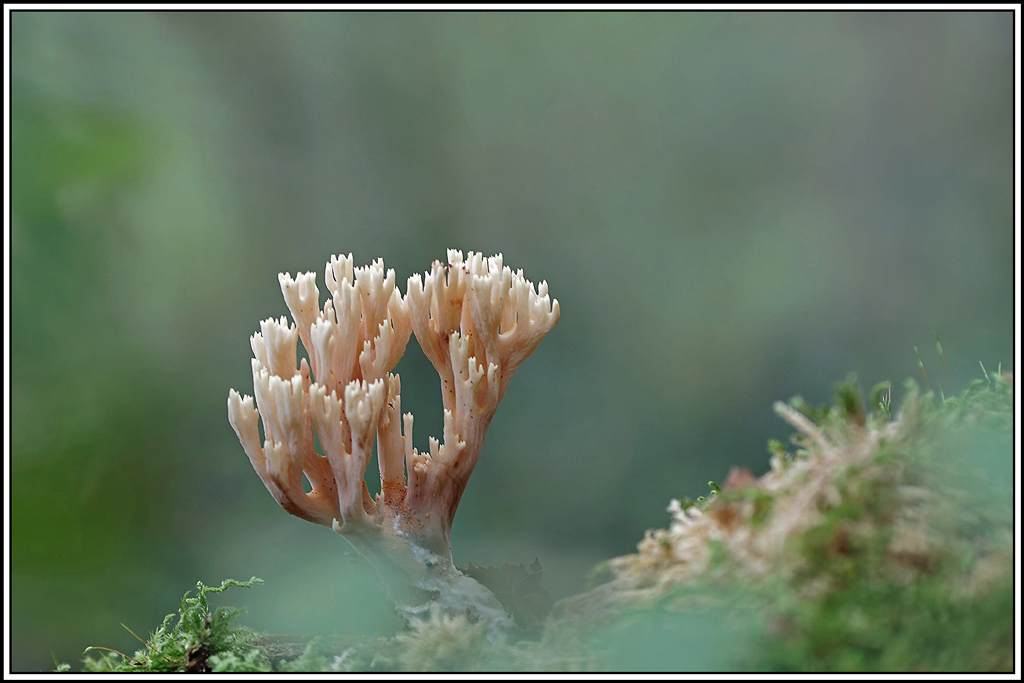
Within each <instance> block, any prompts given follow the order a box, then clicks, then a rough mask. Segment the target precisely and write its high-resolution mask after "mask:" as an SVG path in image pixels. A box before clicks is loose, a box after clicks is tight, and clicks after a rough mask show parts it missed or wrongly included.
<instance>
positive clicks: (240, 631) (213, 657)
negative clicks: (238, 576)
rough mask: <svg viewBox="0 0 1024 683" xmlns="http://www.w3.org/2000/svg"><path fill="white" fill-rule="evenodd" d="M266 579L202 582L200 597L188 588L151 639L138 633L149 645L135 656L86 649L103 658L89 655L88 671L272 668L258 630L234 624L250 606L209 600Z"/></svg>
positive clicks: (96, 647)
mask: <svg viewBox="0 0 1024 683" xmlns="http://www.w3.org/2000/svg"><path fill="white" fill-rule="evenodd" d="M260 583H263V580H262V579H258V578H256V577H255V576H254V577H252V578H251V579H249V580H248V581H235V580H233V579H226V580H225V581H224V582H222V583H221V585H220V586H207V585H205V584H203V582H202V581H200V582H198V583H197V584H196V596H195V597H189V593H191V591H189V593H185V595H184V597H182V599H181V606H180V607H179V608H178V612H177V614H174V613H172V614H168V615H167V616H166V617H165V618H164V621H163V623H162V624H161V625H160V626H159V627H158V628H157V629H156V630H155V631H153V632H152V633H150V635H149V638H147V639H145V640H143V639H142V638H139V637H138V636H135V637H136V638H139V640H140V641H141V642H142V643H143V645H144V646H145V647H144V648H142V649H140V650H138V651H136V652H135V653H134V655H132V656H128V655H125V654H122V653H120V652H117V651H116V650H111V649H109V648H105V647H99V646H93V647H89V648H86V650H85V653H83V654H86V653H92V652H96V653H98V657H92V656H89V657H85V658H84V660H83V663H84V667H85V670H86V671H91V672H193V673H203V672H211V671H236V672H238V671H269V670H270V664H269V662H268V661H267V659H266V657H264V656H263V652H262V650H260V649H259V648H257V647H256V646H254V645H253V644H252V641H254V640H255V639H256V638H257V637H258V634H257V633H255V632H254V631H252V630H251V629H248V628H245V627H241V626H234V625H232V621H234V619H235V618H236V617H237V616H238V615H239V614H241V613H242V612H243V611H244V610H241V609H237V608H235V607H218V608H217V609H216V610H214V611H212V612H211V611H210V606H209V601H208V599H207V595H209V594H211V593H223V592H224V591H225V590H227V589H228V588H231V587H239V588H250V587H252V586H254V585H256V584H260ZM175 619H177V621H175ZM125 628H127V627H125ZM129 632H131V630H130V629H129ZM132 635H135V634H134V633H132ZM58 670H60V669H59V667H58ZM64 670H66V669H64Z"/></svg>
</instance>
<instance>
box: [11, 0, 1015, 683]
mask: <svg viewBox="0 0 1024 683" xmlns="http://www.w3.org/2000/svg"><path fill="white" fill-rule="evenodd" d="M11 41H12V45H11V48H12V62H11V72H12V88H11V94H12V109H11V122H12V123H11V140H12V159H11V162H12V183H11V197H12V204H13V214H12V226H11V247H12V251H11V322H12V325H11V330H10V334H11V378H10V381H11V417H12V421H11V424H12V430H11V435H10V439H11V444H10V446H11V480H10V493H11V510H10V515H11V548H10V550H11V605H12V630H11V633H10V637H11V644H12V667H13V668H14V670H16V671H17V670H21V671H38V670H48V669H52V667H53V663H52V656H53V655H55V656H56V657H57V659H59V660H61V661H70V662H72V663H74V664H75V665H76V666H77V664H78V662H79V657H80V653H81V652H82V650H83V649H84V648H85V647H86V646H89V645H103V646H107V647H113V648H116V649H120V650H123V651H127V652H133V651H134V650H135V649H136V648H138V647H141V645H140V644H139V643H138V642H137V641H135V640H134V638H133V637H132V636H131V635H130V634H128V633H127V632H126V631H125V630H124V629H123V628H122V627H121V625H120V623H121V622H123V623H124V624H125V625H127V626H129V627H130V628H132V630H134V631H136V632H137V633H139V634H140V635H144V634H145V632H146V631H147V630H148V629H152V628H154V627H155V626H156V625H157V624H158V623H159V621H160V619H161V618H162V617H163V616H164V615H165V614H166V613H168V612H171V611H174V609H175V608H176V606H177V603H178V600H179V599H180V596H181V595H182V594H183V593H184V592H185V591H186V590H188V589H189V588H191V587H193V586H194V585H195V582H196V581H197V580H202V581H204V582H205V583H208V584H213V583H218V582H219V581H220V580H221V579H223V578H227V577H231V578H238V579H245V578H248V577H249V576H252V575H256V576H260V577H262V578H263V579H265V580H266V584H265V585H264V586H261V587H258V588H253V589H250V590H249V591H246V592H236V593H234V594H232V593H230V592H229V593H228V594H227V595H225V596H222V597H220V598H217V599H216V600H217V601H218V603H217V604H233V605H239V606H245V607H247V608H248V609H249V612H250V613H249V614H248V615H246V616H244V617H242V622H243V623H246V624H248V625H250V626H253V627H255V628H258V629H261V630H264V631H268V632H271V633H310V632H334V633H339V634H353V635H358V634H367V633H388V632H389V630H390V629H393V628H395V626H396V625H397V623H398V622H397V619H396V617H394V616H393V615H391V614H390V612H389V610H388V605H387V603H386V600H385V599H384V598H383V596H382V595H381V594H380V592H379V591H378V590H377V588H376V586H375V584H374V582H373V579H372V577H371V576H370V575H369V573H368V572H367V570H366V569H365V567H364V566H363V565H362V564H361V562H360V560H359V558H358V557H356V556H355V555H354V554H353V553H352V551H351V548H350V547H349V546H348V544H347V543H346V542H345V541H344V540H343V539H342V538H340V537H338V536H337V535H336V534H334V533H333V532H331V531H330V530H329V529H326V528H322V527H317V526H314V525H312V524H308V523H306V522H303V521H301V520H299V519H297V518H293V517H290V516H289V515H287V514H286V513H284V512H283V511H281V510H280V509H279V508H278V507H277V505H276V504H275V503H274V501H273V500H272V499H271V497H270V496H269V495H268V494H267V492H266V490H265V489H264V488H263V486H262V484H261V483H260V481H259V479H258V478H257V477H256V475H255V474H254V473H253V471H252V469H251V467H250V466H249V463H248V461H247V459H246V458H245V456H244V454H243V452H242V448H241V446H240V445H239V444H238V442H237V440H236V438H235V435H234V433H233V432H232V430H231V428H230V426H229V425H228V422H227V416H226V406H225V401H226V398H227V393H228V389H229V388H230V387H235V388H237V389H239V390H240V391H243V392H248V393H251V391H252V379H251V376H250V370H249V358H250V355H251V353H250V350H249V335H250V334H251V333H252V332H253V331H254V330H255V329H257V327H258V323H259V320H261V319H263V318H266V317H269V316H280V315H283V314H286V313H287V309H286V307H285V305H284V302H283V299H282V297H281V294H280V290H279V286H278V282H277V273H278V272H279V271H288V272H291V273H295V272H296V271H304V270H314V271H316V272H318V273H319V275H318V279H319V280H320V283H321V290H323V289H324V287H323V284H322V283H323V280H322V273H323V266H324V263H325V262H326V261H327V259H328V258H329V257H330V255H331V254H335V253H348V252H352V253H353V254H354V256H355V260H356V263H357V264H363V263H368V262H369V261H370V260H371V259H373V258H376V257H383V258H384V259H385V262H386V264H387V266H388V267H391V268H394V269H395V270H396V272H397V274H398V276H399V282H400V283H401V287H402V290H403V291H404V290H405V279H406V278H407V277H408V276H409V275H410V274H412V273H414V272H422V271H424V270H427V269H429V267H430V263H431V261H432V260H434V259H443V258H444V257H445V250H446V248H448V247H453V248H459V249H462V250H464V251H467V250H476V251H483V252H485V253H487V254H492V253H496V252H502V253H503V254H504V256H505V262H506V263H507V264H509V265H511V266H513V267H521V268H523V269H524V270H525V273H526V275H527V277H529V278H530V279H532V280H534V281H540V280H547V282H548V283H549V286H550V291H551V293H552V294H553V296H555V297H556V298H557V299H558V300H559V302H560V304H561V310H562V317H561V321H560V322H559V324H558V325H557V327H556V328H555V329H554V331H553V332H552V333H551V334H550V335H549V336H548V337H547V338H546V339H545V340H544V342H543V343H542V344H541V346H540V347H539V349H538V350H537V351H536V353H535V354H534V355H533V357H531V358H530V359H529V360H528V361H527V362H526V363H525V364H524V365H523V366H522V367H521V368H520V370H519V371H518V373H517V374H516V377H515V380H514V381H513V382H512V385H511V388H510V389H509V392H508V394H507V395H506V396H505V399H504V401H503V403H502V407H501V409H500V410H499V411H498V414H497V417H496V418H495V420H494V422H493V424H492V426H491V428H490V431H489V434H488V438H487V443H486V445H485V449H484V453H483V456H482V458H481V461H480V464H479V466H478V467H477V470H476V472H475V473H474V476H473V479H472V482H471V483H470V485H469V488H468V490H467V492H466V495H465V497H464V499H463V501H462V504H461V506H460V508H459V513H458V515H457V517H456V520H455V528H454V531H453V547H454V555H455V559H456V563H457V564H458V565H459V566H464V565H465V564H466V563H468V562H474V563H475V564H488V563H490V564H500V563H501V561H502V560H509V561H518V562H529V561H532V560H533V559H534V557H538V558H540V560H541V562H542V564H543V565H544V567H545V583H546V585H547V586H548V588H549V590H550V591H551V592H552V594H554V596H555V597H556V598H557V597H563V596H566V595H569V594H572V593H575V592H577V591H579V590H580V589H581V588H582V586H583V583H584V577H585V576H586V574H587V572H588V570H589V569H590V568H591V567H592V566H593V565H594V564H595V563H596V562H597V561H599V560H601V559H603V558H607V557H610V556H614V555H619V554H624V553H628V552H631V551H632V550H633V548H634V546H635V544H636V542H637V541H639V540H640V539H641V538H642V536H643V533H644V530H645V529H647V528H651V527H663V526H665V525H666V524H667V521H668V515H667V513H666V510H665V508H666V506H667V504H668V502H669V500H670V499H671V498H673V497H682V496H691V497H696V496H698V495H702V494H703V493H705V492H706V491H707V481H708V480H709V479H714V480H717V481H721V480H722V479H723V478H724V477H725V476H726V474H727V472H728V470H729V468H730V467H731V466H733V465H743V466H746V467H749V468H750V469H752V470H753V471H754V472H755V473H760V472H763V471H764V470H766V468H767V460H768V456H767V453H766V450H765V442H766V440H767V439H769V438H781V439H785V438H786V437H787V436H788V434H789V430H788V428H787V427H786V426H785V425H784V424H783V423H782V422H781V421H780V420H778V419H777V418H776V417H774V415H773V413H772V411H771V408H770V406H771V403H772V402H773V401H774V400H776V399H780V398H782V399H784V398H788V397H790V396H792V395H794V394H797V393H800V394H802V395H803V396H804V397H805V398H807V399H808V400H810V401H814V402H822V401H825V400H826V399H828V398H829V396H830V395H831V392H832V388H833V383H834V382H835V381H836V380H839V379H842V378H843V377H844V376H845V375H846V374H847V372H849V371H855V372H857V373H858V375H859V377H860V379H861V382H862V385H863V386H865V388H866V389H867V388H870V386H871V385H873V384H874V383H875V382H878V381H881V380H887V379H889V380H894V382H895V383H896V386H897V387H899V386H901V382H902V380H903V379H904V378H905V377H907V376H917V377H919V375H918V369H917V362H916V359H915V357H914V351H913V347H914V345H917V346H918V348H919V349H920V350H921V356H922V359H923V360H924V362H925V365H926V367H927V368H928V369H929V373H930V376H931V378H932V382H933V383H935V382H936V381H937V379H938V378H940V377H942V374H943V373H942V372H941V363H940V361H939V359H938V356H937V355H936V353H935V349H934V337H933V333H934V332H938V333H939V335H940V336H941V339H942V342H943V347H944V351H945V353H946V356H947V358H948V360H949V365H950V372H951V378H952V383H953V385H954V389H955V390H956V391H960V390H962V389H963V388H964V386H965V385H966V383H967V381H968V380H969V379H972V378H974V377H976V376H978V375H979V374H980V368H978V361H979V360H981V361H983V362H984V363H985V365H986V366H987V367H989V368H995V366H996V365H997V364H998V363H1000V362H1002V367H1003V369H1004V370H1007V369H1011V370H1012V353H1013V342H1014V339H1013V315H1014V299H1013V287H1012V281H1013V250H1014V225H1013V208H1014V207H1013V179H1014V174H1013V171H1014V167H1013V151H1014V138H1013V85H1014V72H1013V41H1014V35H1013V15H1012V14H1011V13H1009V12H1005V13H983V12H979V13H967V12H962V13H936V12H931V13H898V12H887V13H867V12H864V13H859V12H858V13H806V14H805V13H730V12H718V13H660V12H650V13H557V12H556V13H504V12H493V13H400V12H395V13H375V12H364V13H333V14H326V13H324V14H321V13H275V12H263V13H218V12H206V13H190V12H168V13H120V12H106V13H76V12H45V13H44V12H15V13H14V14H13V15H12V21H11ZM397 371H398V372H399V373H400V374H401V375H402V387H403V408H405V409H408V410H411V411H412V412H414V413H415V415H416V442H417V446H418V447H419V448H421V449H423V448H425V447H426V439H427V436H428V435H430V434H440V432H441V407H440V396H439V392H438V380H437V377H436V375H435V374H434V372H433V370H432V369H431V367H430V365H429V363H428V362H427V361H426V359H425V358H424V357H423V355H422V352H420V351H419V348H418V346H417V345H416V343H415V341H412V342H410V345H409V349H408V351H407V353H406V355H405V357H404V358H403V359H402V361H401V363H400V364H399V366H398V368H397ZM897 398H898V397H897ZM374 468H375V466H374V465H371V471H372V470H373V469H374ZM51 652H52V653H53V655H51Z"/></svg>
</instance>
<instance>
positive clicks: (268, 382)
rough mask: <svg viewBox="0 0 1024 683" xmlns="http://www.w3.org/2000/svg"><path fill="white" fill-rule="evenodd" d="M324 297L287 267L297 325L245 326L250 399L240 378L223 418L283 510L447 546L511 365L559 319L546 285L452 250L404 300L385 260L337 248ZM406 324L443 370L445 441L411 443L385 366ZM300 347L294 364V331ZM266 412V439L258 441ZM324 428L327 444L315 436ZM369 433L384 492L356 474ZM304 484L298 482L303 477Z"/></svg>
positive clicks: (351, 529) (398, 348) (344, 528)
mask: <svg viewBox="0 0 1024 683" xmlns="http://www.w3.org/2000/svg"><path fill="white" fill-rule="evenodd" d="M325 280H326V283H327V288H328V290H330V296H329V297H328V298H327V300H326V302H325V303H324V304H323V307H322V308H321V307H320V304H319V290H318V289H317V286H316V277H315V275H314V274H313V273H300V274H299V275H297V276H296V277H295V278H292V277H291V276H290V275H288V274H285V273H282V274H281V275H280V282H281V291H282V292H283V294H284V299H285V302H286V303H287V304H288V308H289V310H290V311H291V314H292V319H293V320H294V323H293V324H290V325H289V324H288V322H287V321H286V320H285V318H283V317H282V318H281V319H280V320H274V319H273V318H269V319H267V320H264V321H263V322H262V323H261V324H260V331H259V332H257V333H255V334H254V335H253V336H252V339H251V342H252V350H253V355H254V356H255V357H254V358H253V360H252V371H253V385H254V389H255V391H254V393H255V396H256V405H255V407H254V406H253V399H252V398H251V397H249V396H245V397H242V396H240V395H239V394H238V392H236V391H235V390H233V389H232V390H231V392H230V393H229V395H228V419H229V421H230V422H231V426H232V427H233V428H234V430H235V433H236V434H238V438H239V440H240V441H241V442H242V446H243V448H244V449H245V453H246V455H248V456H249V460H250V462H251V463H252V466H253V468H254V469H255V470H256V473H257V474H258V475H259V476H260V479H262V480H263V483H264V485H265V486H266V487H267V490H268V491H270V493H271V495H273V496H274V499H275V500H277V502H278V503H279V504H280V505H281V507H282V508H284V509H285V510H286V511H288V512H290V513H291V514H293V515H296V516H298V517H301V518H303V519H306V520H308V521H311V522H315V523H317V524H324V525H326V526H330V527H332V528H334V529H335V531H337V532H339V533H341V534H344V535H346V536H354V535H361V534H367V533H370V534H383V535H385V536H392V537H395V536H397V537H399V538H402V539H404V540H405V541H408V542H409V543H412V544H413V545H416V546H419V547H421V548H426V549H427V550H430V551H432V552H433V553H436V554H438V555H440V556H442V557H443V558H446V559H449V560H450V558H451V549H450V542H449V538H450V532H451V524H452V518H453V517H454V515H455V509H456V507H457V506H458V504H459V500H460V498H461V497H462V492H463V491H464V489H465V487H466V482H467V481H468V479H469V476H470V474H472V472H473V468H474V467H475V466H476V462H477V459H478V458H479V456H480V450H481V448H482V446H483V439H484V434H485V433H486V431H487V427H488V425H489V424H490V422H491V419H492V418H493V417H494V413H495V411H496V409H497V407H498V403H499V402H500V401H501V398H502V396H504V394H505V390H506V389H507V388H508V384H509V381H510V380H511V379H512V375H513V373H515V371H516V368H518V367H519V364H520V363H522V362H523V360H524V359H525V358H526V357H527V356H529V355H530V354H531V353H533V351H534V349H536V348H537V345H538V344H539V343H540V340H541V339H542V338H543V337H544V335H546V334H547V333H548V332H549V331H550V330H551V328H552V327H553V326H554V325H555V323H556V322H557V321H558V315H559V310H558V301H557V300H551V299H550V298H549V296H548V293H547V283H546V282H541V283H540V285H539V286H537V288H536V289H534V286H533V283H531V282H530V281H529V280H527V279H526V278H525V277H524V276H523V271H521V270H519V271H516V272H512V270H511V269H510V268H509V267H508V266H504V265H503V264H502V257H501V255H500V254H498V255H496V256H491V257H489V258H488V257H484V256H483V255H482V254H479V253H476V252H469V253H468V254H467V255H466V257H465V259H464V258H463V255H462V252H461V251H456V250H454V249H452V250H449V251H448V265H447V266H445V265H444V264H442V263H440V262H439V261H435V262H434V264H433V267H432V268H431V270H430V272H428V273H424V274H423V276H420V275H414V276H413V277H410V278H409V280H408V289H407V293H406V296H405V297H404V298H403V297H402V296H401V293H400V292H399V290H398V288H397V287H396V286H395V272H394V270H390V269H388V270H385V269H384V262H383V261H382V260H380V259H378V260H376V261H374V262H373V263H372V264H371V265H369V266H364V267H362V268H353V267H352V255H351V254H349V255H348V256H345V257H337V256H334V257H332V258H331V260H330V262H329V263H328V264H327V269H326V273H325ZM411 333H415V335H416V339H417V341H419V344H420V346H421V347H422V349H423V351H424V353H425V354H426V355H427V358H428V359H430V362H431V363H432V364H433V366H434V368H435V369H436V370H437V373H438V375H439V376H440V378H441V392H442V399H443V404H444V434H443V441H441V442H438V441H437V440H436V439H433V438H431V439H430V441H429V443H430V448H429V453H420V452H419V451H417V450H416V449H415V448H413V446H412V423H413V418H412V415H411V414H409V413H406V414H405V415H402V413H401V396H400V392H401V383H400V380H399V378H398V376H397V375H394V374H391V370H392V369H394V367H395V365H396V364H397V363H398V360H399V359H400V358H401V357H402V354H403V353H404V351H405V347H406V343H407V342H408V340H409V335H410V334H411ZM299 340H301V341H302V345H303V347H304V348H305V349H306V351H307V354H308V356H309V362H308V363H307V362H306V360H305V359H303V360H302V362H301V364H299V365H296V352H297V342H298V341H299ZM260 418H262V421H263V431H264V435H265V440H264V441H263V442H262V444H261V442H260V436H259V428H258V421H259V419H260ZM314 433H315V434H316V436H317V437H318V438H319V441H320V445H321V447H322V450H323V454H320V453H318V452H317V450H316V448H315V445H314V443H315V442H314ZM374 441H376V444H377V461H378V465H379V469H380V481H381V493H380V494H379V495H378V496H376V498H374V497H373V496H371V495H370V493H369V491H368V489H367V487H366V484H365V483H364V481H363V477H364V475H365V472H366V468H367V466H368V465H369V461H370V457H371V455H372V452H373V445H374ZM303 475H305V478H306V479H307V480H308V482H309V484H310V487H311V490H310V491H309V492H306V491H304V490H303V482H302V478H303Z"/></svg>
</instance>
